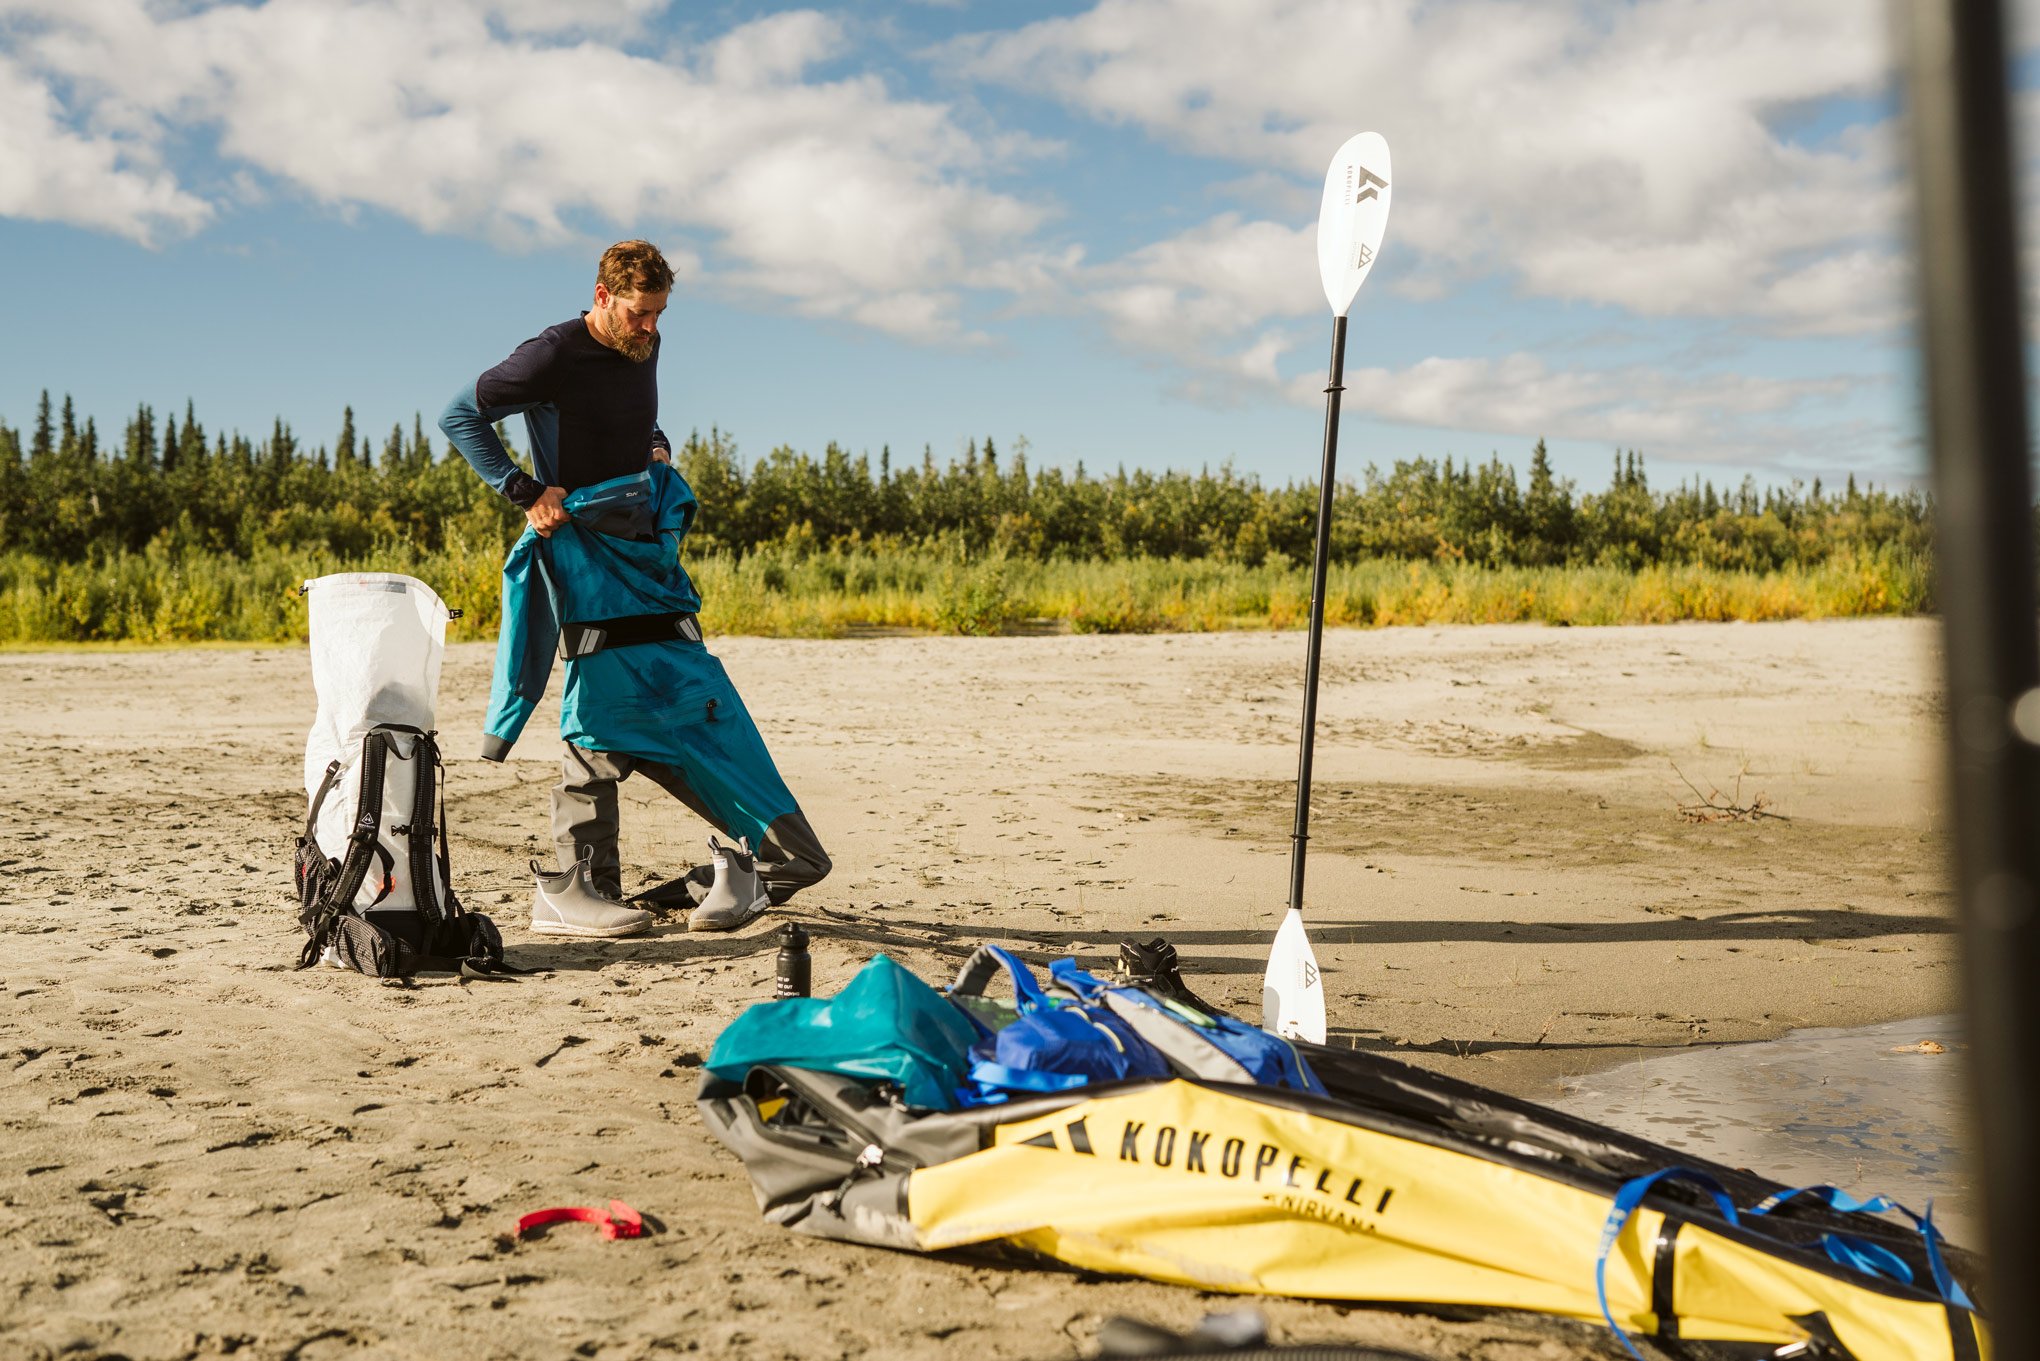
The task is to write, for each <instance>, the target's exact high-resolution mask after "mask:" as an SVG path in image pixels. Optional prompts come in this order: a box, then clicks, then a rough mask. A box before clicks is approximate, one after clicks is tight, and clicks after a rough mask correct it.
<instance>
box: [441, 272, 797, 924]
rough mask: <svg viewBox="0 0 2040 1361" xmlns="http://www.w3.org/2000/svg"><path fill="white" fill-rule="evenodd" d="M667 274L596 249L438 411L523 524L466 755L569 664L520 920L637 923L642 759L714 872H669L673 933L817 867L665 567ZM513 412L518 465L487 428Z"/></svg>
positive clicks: (683, 506)
mask: <svg viewBox="0 0 2040 1361" xmlns="http://www.w3.org/2000/svg"><path fill="white" fill-rule="evenodd" d="M672 286H673V271H672V270H671V269H670V268H669V267H668V266H667V264H666V261H665V258H664V257H663V256H661V255H660V254H659V251H658V249H657V248H656V247H655V246H653V245H652V244H651V243H650V242H647V241H622V242H618V243H617V244H616V245H614V246H611V247H610V248H609V249H608V250H607V251H604V252H603V254H602V260H601V264H600V265H599V266H598V267H597V270H596V275H595V301H594V306H593V307H592V308H590V309H589V310H588V311H586V312H583V313H581V314H580V315H579V316H578V317H576V318H575V319H573V320H572V321H566V322H562V323H561V324H559V325H557V326H553V327H549V328H547V329H546V330H544V331H542V332H540V333H539V334H538V335H536V336H534V337H533V338H532V339H530V340H527V341H525V342H524V343H523V344H522V345H519V346H518V347H517V349H516V350H515V351H514V352H513V353H512V354H511V355H510V357H509V358H508V359H505V360H504V361H503V362H502V363H500V364H498V365H496V366H495V367H494V368H492V369H489V370H488V371H487V372H485V373H483V374H482V375H481V377H480V378H478V379H477V380H476V381H475V383H474V384H473V385H472V386H471V387H466V388H463V389H461V391H459V392H458V393H456V394H454V398H453V400H452V401H451V402H450V403H448V405H447V408H446V411H445V414H444V415H442V416H441V417H440V418H439V428H440V429H442V430H444V431H445V432H446V434H447V437H448V438H449V439H451V440H452V441H453V443H454V446H455V447H456V448H458V449H459V450H460V452H461V454H462V456H464V457H465V458H466V459H467V461H468V462H469V464H471V465H472V466H473V467H474V470H475V471H476V472H477V473H478V474H480V475H481V477H482V479H483V480H484V481H486V482H487V483H488V484H489V485H490V486H492V487H494V488H495V489H496V490H497V491H499V492H501V493H503V495H505V496H507V497H508V498H510V500H512V501H514V502H515V503H516V504H517V505H518V506H520V507H522V508H523V510H524V515H525V519H526V520H527V521H528V522H529V527H528V528H527V529H526V530H525V532H524V533H523V534H522V535H521V536H520V537H519V538H518V540H517V543H516V545H515V546H514V547H513V548H512V549H511V550H510V556H509V558H508V559H507V560H506V561H505V562H504V565H503V624H502V630H501V633H500V635H499V638H498V641H497V646H496V676H495V684H494V686H493V688H492V690H491V693H490V703H489V716H488V720H487V722H486V724H485V733H484V736H483V739H482V755H483V756H484V757H486V758H488V759H489V760H492V761H500V760H502V759H503V758H504V757H505V756H507V755H508V754H509V751H510V746H511V744H512V743H514V742H515V741H516V740H517V736H518V734H519V733H520V732H521V731H522V730H523V727H524V724H525V721H526V720H527V719H529V718H530V716H531V712H532V710H533V709H534V708H535V707H537V704H538V701H539V699H540V698H541V697H542V696H543V695H544V693H545V687H546V682H547V680H548V678H549V677H550V675H551V672H552V653H553V649H554V646H555V644H556V643H557V645H558V647H559V650H560V653H561V655H562V656H564V657H565V658H566V659H567V661H566V672H567V676H566V689H565V694H564V697H563V700H562V704H561V710H560V736H561V737H562V738H563V739H564V740H565V742H566V753H565V756H564V758H563V760H562V771H561V777H560V783H559V785H558V787H557V788H555V789H554V790H553V796H552V821H553V840H554V843H555V844H556V846H557V847H558V851H559V863H560V871H559V872H558V873H557V874H551V873H547V872H545V871H543V870H542V869H540V867H539V865H538V863H537V862H536V861H534V862H533V863H532V872H533V874H534V876H535V878H536V887H535V893H534V898H533V903H532V921H531V929H532V930H534V931H536V932H539V933H542V934H548V935H567V936H588V937H615V936H627V935H632V934H634V933H636V932H638V931H642V930H643V929H645V927H646V926H648V925H649V924H650V923H651V914H650V913H649V912H645V911H642V910H639V909H637V908H632V907H628V906H626V905H624V904H623V903H622V902H620V901H619V898H620V896H621V893H622V868H621V864H620V858H619V855H618V851H617V798H616V786H617V782H618V781H620V780H624V779H627V778H629V776H630V775H632V774H633V773H635V772H642V773H643V774H645V775H646V776H648V777H649V778H650V779H651V780H652V781H653V782H655V783H656V784H658V785H659V786H661V787H662V788H664V789H665V790H666V791H667V792H668V793H670V794H672V795H673V796H674V797H675V798H677V799H679V800H680V801H681V802H682V803H684V804H686V805H687V806H688V807H689V808H691V809H693V810H694V811H695V812H696V813H698V814H700V815H701V816H702V817H703V818H704V819H706V820H707V821H708V822H709V823H710V824H711V825H712V826H714V827H715V828H716V829H717V830H718V831H719V832H720V833H721V834H722V836H723V837H726V838H729V839H730V840H731V842H733V843H734V844H729V845H725V844H724V843H723V842H722V841H720V840H718V839H717V838H715V837H711V838H709V847H710V850H711V852H712V853H713V861H714V864H713V867H712V868H711V867H710V866H706V865H705V866H701V867H699V868H697V869H696V870H694V871H692V872H690V873H689V874H688V875H686V876H685V877H684V878H683V879H681V880H677V881H674V883H673V884H672V885H668V886H666V890H667V891H668V892H669V893H681V892H684V896H685V897H686V899H687V900H688V901H689V902H691V903H692V904H693V910H692V912H691V913H690V915H689V917H688V927H689V929H690V930H697V931H704V930H705V931H728V930H734V929H736V928H737V927H739V926H742V925H744V924H745V923H747V922H749V921H751V920H752V919H753V918H755V917H756V916H758V915H759V914H760V913H761V912H763V911H764V910H765V909H766V907H768V906H770V905H774V904H778V903H783V902H785V901H786V899H787V898H788V897H790V896H791V895H792V894H793V893H794V892H795V891H797V890H799V889H801V888H804V887H806V886H807V885H809V884H812V883H815V882H817V881H819V880H820V879H821V878H822V877H823V876H824V875H826V874H827V873H828V872H829V869H830V863H829V857H828V855H827V853H826V852H824V851H823V849H822V846H821V842H820V841H819V840H817V839H816V837H815V834H814V830H813V829H812V828H811V827H810V826H809V825H808V821H807V818H806V817H805V816H804V815H803V814H802V813H801V810H800V806H799V804H797V803H796V802H795V801H794V798H793V796H792V794H790V793H788V792H787V789H786V785H785V784H784V783H783V782H782V781H781V780H780V778H779V772H778V770H777V769H776V768H775V767H774V765H773V763H772V757H771V754H770V753H769V752H768V751H767V750H766V749H765V744H764V741H763V739H761V738H760V737H759V735H758V730H757V728H756V726H755V725H754V724H753V723H752V722H751V717H750V714H749V713H748V712H746V710H745V708H744V703H743V700H742V699H741V698H739V697H738V695H737V692H736V690H735V688H734V687H733V686H732V685H731V684H730V681H729V677H728V676H727V675H726V674H725V673H724V671H723V668H722V663H720V662H719V661H717V660H716V659H715V658H714V657H713V656H712V655H710V653H709V652H708V649H707V648H706V647H704V646H703V645H702V641H701V628H700V625H699V624H698V623H697V622H696V619H695V614H696V612H697V611H698V610H699V609H700V606H701V601H700V597H699V596H698V595H697V594H696V592H695V590H694V583H693V582H692V581H691V580H690V579H689V578H688V576H687V573H686V571H685V570H684V569H683V568H682V567H681V566H680V563H679V544H680V540H681V539H682V538H683V537H684V536H685V535H686V533H687V529H688V526H689V525H691V524H692V523H693V520H694V513H695V500H694V492H693V490H692V489H691V488H689V487H688V485H687V483H686V481H685V479H683V478H682V477H681V476H680V475H679V473H677V472H676V471H674V469H673V468H672V467H671V465H670V461H669V460H670V455H671V445H670V443H669V442H668V440H667V439H666V436H665V434H664V433H663V432H661V431H660V429H659V427H658V421H657V418H658V409H659V396H658V360H659V318H660V316H661V315H662V314H663V313H664V312H665V310H666V304H667V299H668V295H669V293H670V292H671V289H672ZM520 414H521V415H522V416H523V417H524V423H525V429H526V430H527V432H528V433H529V437H530V445H531V454H532V465H533V467H532V472H533V473H535V474H536V476H533V475H532V473H526V472H525V471H524V470H523V469H522V468H519V467H518V466H517V464H516V463H515V462H514V461H513V460H512V459H511V457H510V455H509V453H508V451H507V450H505V449H504V447H503V442H502V441H501V440H500V439H498V438H497V437H496V432H495V424H496V422H498V421H501V420H505V419H507V418H509V417H510V416H513V415H520Z"/></svg>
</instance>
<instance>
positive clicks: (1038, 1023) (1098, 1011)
mask: <svg viewBox="0 0 2040 1361" xmlns="http://www.w3.org/2000/svg"><path fill="white" fill-rule="evenodd" d="M1001 969H1003V970H1004V971H1005V972H1006V975H1007V976H1008V977H1010V978H1011V979H1012V980H1013V996H1014V1000H1015V1002H1016V1004H1017V1006H1018V1008H1019V1015H1018V1016H1017V1017H1016V1018H1015V1019H1014V1020H1012V1021H1011V1022H1009V1023H1007V1024H1006V1025H1004V1026H1001V1027H1000V1028H999V1029H998V1030H997V1031H994V1032H989V1033H987V1035H986V1037H985V1038H983V1039H981V1040H980V1041H979V1042H978V1043H977V1044H975V1045H973V1046H972V1047H971V1051H970V1052H971V1058H972V1060H973V1062H972V1063H971V1067H970V1085H969V1086H968V1087H967V1088H966V1089H965V1091H964V1093H963V1095H964V1098H965V1100H967V1101H971V1102H977V1103H989V1102H995V1101H1004V1100H1005V1099H1006V1098H1007V1097H1008V1096H1011V1095H1013V1094H1014V1093H1025V1092H1057V1091H1062V1090H1064V1089H1065V1088H1069V1087H1082V1086H1085V1085H1087V1084H1089V1083H1093V1082H1118V1081H1121V1080H1122V1079H1125V1078H1135V1077H1168V1076H1170V1071H1169V1065H1168V1061H1167V1060H1165V1059H1164V1058H1163V1057H1162V1056H1161V1054H1160V1053H1158V1052H1157V1051H1156V1049H1155V1047H1154V1046H1153V1045H1151V1044H1149V1043H1148V1042H1147V1041H1146V1040H1144V1039H1142V1038H1141V1037H1140V1036H1139V1035H1137V1034H1135V1033H1134V1032H1133V1030H1132V1029H1131V1028H1130V1027H1129V1026H1128V1025H1127V1024H1126V1022H1124V1021H1122V1020H1120V1019H1119V1018H1118V1017H1117V1016H1115V1015H1113V1014H1112V1013H1111V1012H1110V1011H1108V1010H1106V1009H1105V1008H1103V1007H1089V1006H1084V1005H1082V1004H1080V1003H1077V1002H1074V1001H1071V1002H1059V1001H1057V1000H1056V999H1055V998H1052V997H1050V996H1049V995H1048V994H1047V993H1045V992H1043V991H1042V990H1041V985H1040V984H1039V983H1036V982H1035V981H1034V975H1033V974H1032V973H1030V972H1028V969H1027V966H1026V965H1025V964H1023V963H1021V962H1020V961H1019V960H1018V959H1016V958H1014V957H1013V956H1012V955H1011V954H1008V953H1007V952H1006V951H1004V950H1001V949H1000V948H999V947H998V946H996V945H984V946H980V947H978V951H977V953H976V954H974V955H972V956H971V957H970V959H969V960H968V961H967V962H966V963H965V964H964V966H963V969H962V970H961V971H960V972H959V973H958V974H957V976H956V982H955V983H954V984H953V985H952V986H951V987H950V990H949V991H950V994H951V995H952V996H973V995H977V994H981V993H983V992H984V989H985V985H986V984H987V983H989V982H990V981H991V980H992V979H993V978H994V977H996V976H997V975H998V973H999V971H1000V970H1001ZM965 1014H968V1013H965ZM973 1021H974V1022H975V1023H976V1024H978V1025H979V1027H980V1029H988V1028H986V1027H984V1026H983V1023H982V1022H976V1021H975V1017H973Z"/></svg>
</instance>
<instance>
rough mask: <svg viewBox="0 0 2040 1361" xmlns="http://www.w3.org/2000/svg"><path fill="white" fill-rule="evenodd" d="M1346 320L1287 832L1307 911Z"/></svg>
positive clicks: (1335, 357) (1292, 879)
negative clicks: (1292, 814)
mask: <svg viewBox="0 0 2040 1361" xmlns="http://www.w3.org/2000/svg"><path fill="white" fill-rule="evenodd" d="M1345 377H1346V318H1345V316H1344V315H1343V314H1342V315H1339V316H1336V317H1333V318H1332V367H1331V377H1330V379H1329V380H1328V381H1327V382H1326V383H1325V467H1324V472H1323V473H1322V474H1320V475H1319V477H1318V502H1317V548H1316V549H1315V551H1313V552H1312V554H1311V559H1310V647H1309V651H1308V659H1307V660H1306V661H1305V662H1304V666H1303V742H1302V745H1301V746H1300V748H1299V749H1298V753H1297V759H1296V825H1295V827H1294V828H1293V829H1292V830H1291V831H1290V833H1289V905H1290V906H1291V907H1293V908H1295V909H1296V910H1297V911H1299V912H1301V911H1302V910H1303V857H1304V851H1305V848H1306V847H1307V845H1308V843H1309V841H1310V756H1311V747H1312V746H1313V745H1314V744H1315V742H1316V739H1317V691H1318V663H1319V662H1320V661H1322V660H1323V658H1324V650H1325V573H1326V569H1327V568H1328V566H1329V565H1330V559H1331V556H1332V474H1333V471H1334V469H1335V467H1336V466H1337V464H1338V460H1339V394H1340V393H1342V392H1344V391H1345V390H1346V388H1345Z"/></svg>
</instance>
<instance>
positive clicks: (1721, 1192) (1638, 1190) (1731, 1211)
mask: <svg viewBox="0 0 2040 1361" xmlns="http://www.w3.org/2000/svg"><path fill="white" fill-rule="evenodd" d="M1671 1178H1677V1179H1678V1180H1680V1181H1690V1182H1692V1183H1693V1184H1694V1185H1696V1186H1698V1187H1700V1188H1701V1189H1702V1190H1704V1191H1705V1192H1707V1194H1708V1195H1709V1196H1711V1197H1713V1199H1714V1203H1715V1205H1716V1206H1717V1207H1718V1208H1719V1209H1720V1210H1721V1214H1722V1217H1723V1218H1725V1219H1726V1220H1728V1222H1729V1223H1731V1224H1733V1223H1736V1222H1737V1220H1736V1213H1735V1202H1734V1201H1733V1200H1730V1199H1729V1196H1728V1192H1727V1191H1726V1190H1725V1189H1723V1187H1722V1185H1721V1183H1720V1182H1718V1181H1716V1180H1715V1179H1714V1178H1712V1177H1710V1176H1708V1175H1707V1174H1706V1173H1705V1172H1696V1171H1694V1170H1693V1169H1692V1168H1690V1167H1666V1168H1661V1169H1660V1170H1658V1171H1656V1172H1652V1173H1650V1174H1649V1175H1647V1176H1642V1177H1636V1178H1633V1179H1631V1180H1629V1181H1626V1182H1624V1183H1622V1187H1621V1189H1620V1190H1618V1191H1616V1193H1615V1203H1614V1204H1613V1205H1612V1206H1610V1207H1609V1210H1608V1219H1607V1222H1606V1223H1604V1224H1602V1225H1601V1242H1600V1246H1599V1247H1598V1248H1597V1249H1596V1251H1595V1253H1594V1292H1595V1293H1596V1294H1597V1295H1598V1296H1599V1297H1600V1300H1601V1317H1602V1318H1604V1319H1606V1320H1607V1321H1608V1326H1609V1327H1610V1328H1611V1329H1613V1330H1614V1332H1615V1337H1616V1340H1617V1341H1619V1342H1620V1343H1621V1344H1622V1349H1623V1350H1624V1351H1626V1352H1628V1353H1629V1354H1630V1355H1631V1356H1633V1357H1635V1358H1636V1361H1644V1358H1643V1353H1642V1352H1640V1351H1638V1350H1636V1347H1635V1345H1634V1344H1633V1343H1631V1342H1630V1340H1629V1334H1628V1333H1625V1332H1623V1331H1622V1325H1621V1324H1619V1323H1617V1322H1616V1321H1615V1314H1614V1311H1613V1310H1611V1309H1609V1307H1608V1254H1609V1253H1610V1252H1613V1251H1614V1250H1615V1240H1616V1239H1618V1238H1620V1237H1621V1236H1622V1230H1623V1229H1624V1228H1625V1227H1626V1226H1627V1225H1628V1223H1629V1217H1630V1216H1631V1215H1633V1214H1635V1213H1636V1207H1637V1206H1638V1205H1640V1204H1642V1203H1643V1198H1644V1197H1645V1196H1646V1195H1648V1194H1649V1193H1650V1189H1651V1187H1653V1186H1655V1185H1657V1184H1658V1183H1659V1182H1661V1181H1665V1180H1668V1179H1671Z"/></svg>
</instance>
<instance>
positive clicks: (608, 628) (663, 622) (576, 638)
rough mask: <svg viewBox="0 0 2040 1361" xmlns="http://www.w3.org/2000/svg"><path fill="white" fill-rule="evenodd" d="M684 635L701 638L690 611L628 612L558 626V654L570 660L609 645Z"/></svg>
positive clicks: (667, 640) (669, 639)
mask: <svg viewBox="0 0 2040 1361" xmlns="http://www.w3.org/2000/svg"><path fill="white" fill-rule="evenodd" d="M675 638H685V639H686V640H687V641H688V642H690V643H698V642H700V641H701V625H700V624H699V623H698V622H697V621H696V619H695V617H694V614H693V612H692V611H690V610H670V611H668V612H667V613H665V614H629V615H625V616H623V617H622V618H620V619H589V620H585V621H583V622H581V623H578V624H562V625H560V656H561V657H563V658H565V659H567V660H569V661H571V660H573V659H574V658H576V657H588V656H592V655H594V654H595V653H597V652H606V651H608V650H609V649H610V648H613V647H635V646H636V645H637V644H639V643H670V642H672V641H673V640H674V639H675Z"/></svg>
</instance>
